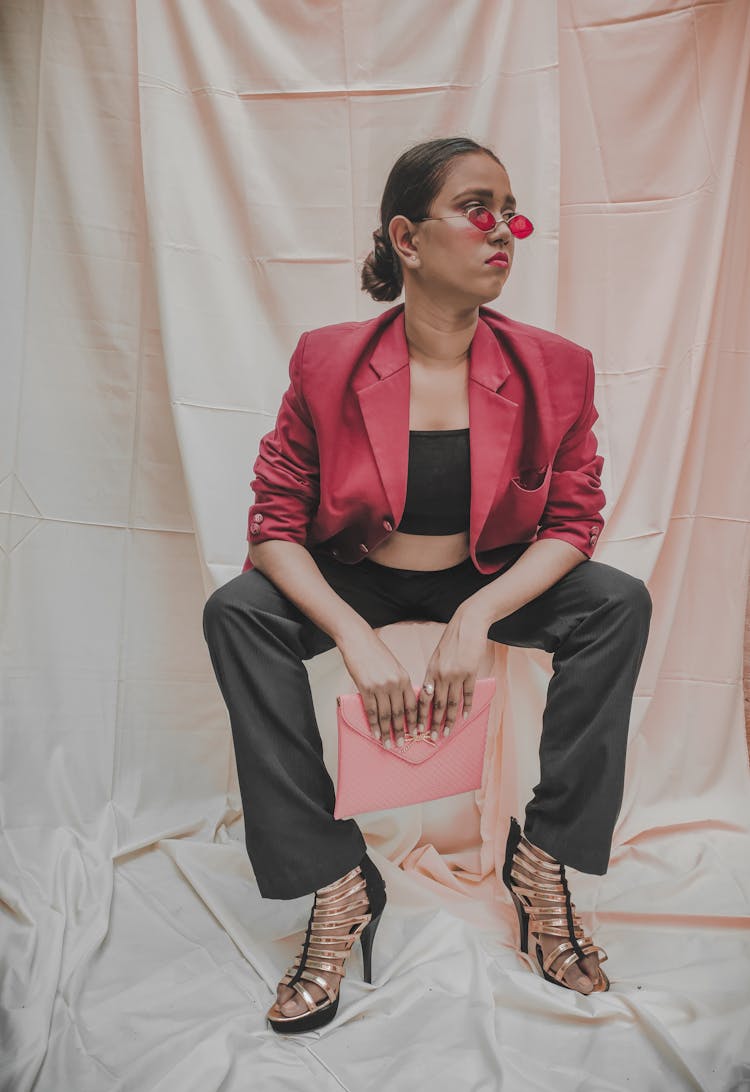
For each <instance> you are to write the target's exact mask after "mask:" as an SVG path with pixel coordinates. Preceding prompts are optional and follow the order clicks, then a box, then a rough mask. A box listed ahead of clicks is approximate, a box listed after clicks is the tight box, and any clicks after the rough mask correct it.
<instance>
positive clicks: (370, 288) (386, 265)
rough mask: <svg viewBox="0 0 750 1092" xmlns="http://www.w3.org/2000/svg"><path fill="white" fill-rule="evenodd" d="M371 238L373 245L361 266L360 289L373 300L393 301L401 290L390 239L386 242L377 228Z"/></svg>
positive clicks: (401, 280) (397, 263)
mask: <svg viewBox="0 0 750 1092" xmlns="http://www.w3.org/2000/svg"><path fill="white" fill-rule="evenodd" d="M372 238H373V241H374V243H375V245H374V247H373V249H372V250H371V251H370V253H369V254H368V255H367V257H366V258H365V261H364V265H363V266H362V288H363V290H364V291H365V292H367V293H369V295H370V296H372V298H373V299H374V300H378V301H385V300H395V299H396V298H397V297H398V296H399V295H400V294H401V289H402V288H403V279H402V274H401V265H400V263H399V260H398V258H397V257H396V255H395V253H394V250H393V247H392V245H391V240H390V238H388V239H387V240H386V237H385V235H384V234H383V232H382V231H381V230H380V229H379V228H378V229H377V230H376V231H373V233H372Z"/></svg>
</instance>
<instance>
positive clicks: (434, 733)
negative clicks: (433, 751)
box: [430, 728, 438, 739]
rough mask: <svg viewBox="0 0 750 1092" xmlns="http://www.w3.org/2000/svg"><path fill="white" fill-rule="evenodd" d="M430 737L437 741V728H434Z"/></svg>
mask: <svg viewBox="0 0 750 1092" xmlns="http://www.w3.org/2000/svg"><path fill="white" fill-rule="evenodd" d="M430 735H431V736H432V738H433V739H437V737H438V734H437V728H433V729H432V731H431V732H430Z"/></svg>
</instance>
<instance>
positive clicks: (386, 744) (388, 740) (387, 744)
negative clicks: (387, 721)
mask: <svg viewBox="0 0 750 1092" xmlns="http://www.w3.org/2000/svg"><path fill="white" fill-rule="evenodd" d="M383 746H384V747H387V748H388V750H389V751H390V749H391V747H392V746H393V744H392V743H391V737H390V736H386V737H385V739H384V740H383Z"/></svg>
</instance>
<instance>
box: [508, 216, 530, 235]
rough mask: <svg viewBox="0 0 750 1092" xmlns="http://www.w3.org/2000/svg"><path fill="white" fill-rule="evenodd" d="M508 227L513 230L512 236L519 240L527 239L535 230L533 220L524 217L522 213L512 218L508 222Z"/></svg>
mask: <svg viewBox="0 0 750 1092" xmlns="http://www.w3.org/2000/svg"><path fill="white" fill-rule="evenodd" d="M508 227H509V228H510V230H511V234H512V235H515V237H516V238H517V239H525V238H526V236H527V235H531V233H532V231H533V230H534V225H533V224H532V222H531V220H529V219H528V217H526V216H522V215H521V213H520V212H519V213H517V214H516V215H515V216H511V218H510V220H509V221H508Z"/></svg>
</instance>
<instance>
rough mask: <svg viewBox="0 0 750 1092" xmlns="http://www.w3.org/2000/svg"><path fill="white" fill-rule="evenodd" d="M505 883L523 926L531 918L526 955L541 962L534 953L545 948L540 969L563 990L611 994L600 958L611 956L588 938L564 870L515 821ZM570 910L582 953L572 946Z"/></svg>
mask: <svg viewBox="0 0 750 1092" xmlns="http://www.w3.org/2000/svg"><path fill="white" fill-rule="evenodd" d="M511 851H512V855H511ZM503 880H504V882H505V884H506V886H508V887H509V889H510V891H511V894H512V895H513V896H514V902H516V909H517V910H518V913H519V920H520V919H521V914H522V913H523V914H526V915H527V922H526V943H525V945H524V944H523V942H522V948H523V950H524V951H528V950H529V947H530V946H533V947H532V954H533V955H535V956H537V961H538V962H539V957H538V955H537V951H536V948H537V946H538V947H539V948H541V963H542V964H543V965H544V966H543V967H542V968H541V969H542V970H543V971H545V970H546V972H547V974H548V975H549V976H551V978H552V979H553V980H554V981H556V982H559V983H560V984H561V985H563V986H567V987H569V988H570V989H573V990H577V991H578V992H579V993H584V994H589V993H594V992H600V991H603V990H607V989H608V988H609V980H608V978H607V976H606V974H605V973H604V971H602V970H600V967H599V964H600V958H599V955H598V954H597V953H599V952H601V953H602V956H603V959H606V958H607V953H606V952H605V951H604V949H602V948H600V947H598V946H597V945H594V943H593V941H592V940H591V937H588V936H586V934H585V932H584V929H583V925H582V923H581V919H580V916H579V914H578V913H577V912H576V909H575V903H574V902H572V901H571V900H570V892H569V889H568V886H567V879H566V877H565V870H564V866H563V865H561V863H560V862H559V861H557V860H556V858H555V857H553V856H552V855H551V854H549V853H547V852H546V851H545V850H543V849H541V848H540V847H539V846H537V845H534V844H533V843H532V842H530V841H529V839H528V838H527V837H526V835H524V834H522V833H521V830H520V827H519V825H518V823H517V821H516V820H515V819H511V829H510V833H509V835H508V846H507V848H506V865H505V868H504V869H503ZM568 906H569V907H570V918H571V919H572V922H573V926H574V929H573V936H574V937H575V941H576V945H577V947H578V952H576V949H575V947H574V945H573V944H572V943H571V931H570V921H569V920H568V914H567V908H568ZM545 926H546V927H547V928H546V929H545ZM521 933H522V937H523V935H524V925H522V926H521ZM555 950H557V953H558V954H557V955H556V956H555V958H554V959H552V961H551V963H548V957H550V956H552V954H553V953H554V952H555ZM581 953H584V954H581ZM563 967H564V970H562V968H563Z"/></svg>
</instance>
